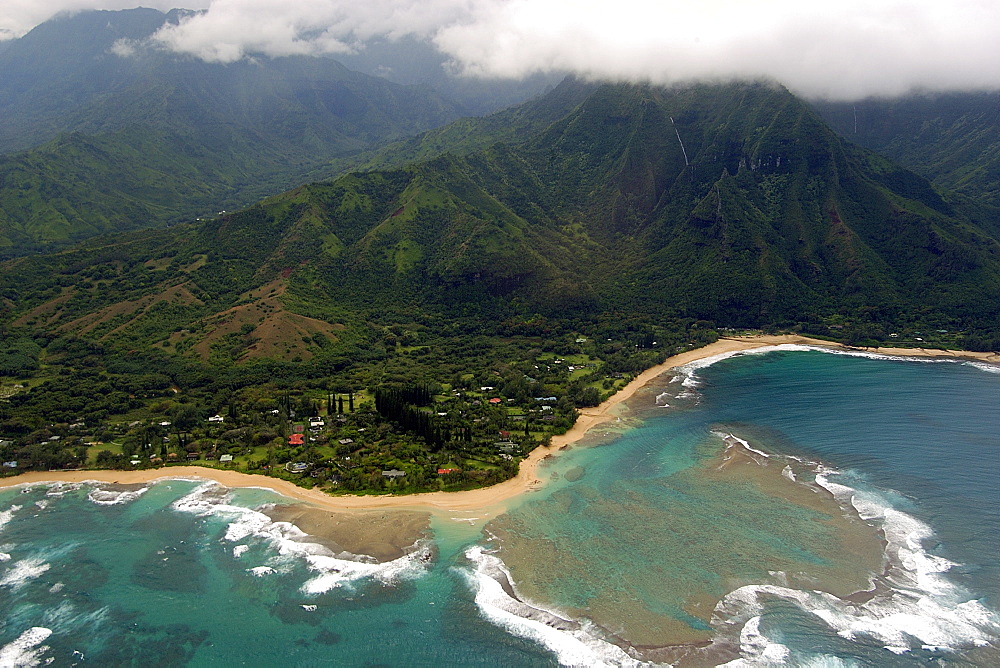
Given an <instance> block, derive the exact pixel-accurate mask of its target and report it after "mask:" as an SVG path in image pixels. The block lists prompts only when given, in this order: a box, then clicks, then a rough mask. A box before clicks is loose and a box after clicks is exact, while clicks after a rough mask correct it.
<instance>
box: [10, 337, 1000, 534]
mask: <svg viewBox="0 0 1000 668" xmlns="http://www.w3.org/2000/svg"><path fill="white" fill-rule="evenodd" d="M782 344H799V345H808V346H817V347H826V348H833V349H841V350H854V351H859V352H866V353H878V354H884V355H892V356H903V357H936V358H961V359H969V360H975V361H980V362H985V363H990V364H1000V355H997V354H994V353H975V352H963V351H944V350H934V349H922V348H918V349H913V348H847V347H846V346H843V345H840V344H836V343H830V342H828V341H820V340H817V339H810V338H808V337H804V336H798V335H794V334H784V335H777V336H755V337H745V338H722V339H720V340H719V341H716V342H715V343H712V344H710V345H708V346H705V347H703V348H698V349H696V350H692V351H689V352H685V353H681V354H679V355H675V356H673V357H670V358H669V359H667V360H666V361H665V362H663V363H662V364H659V365H657V366H654V367H651V368H649V369H647V370H646V371H644V372H643V373H641V374H640V375H639V376H637V377H636V378H635V379H634V380H632V382H630V383H629V384H628V385H627V386H625V387H624V388H622V389H621V390H620V391H619V392H617V393H616V394H615V395H614V396H612V397H610V398H609V399H608V400H607V401H605V402H604V403H602V404H601V405H600V406H597V407H596V408H589V409H585V410H582V411H580V415H579V418H578V419H577V421H576V424H574V425H573V428H572V429H570V430H569V431H568V432H566V433H565V434H563V435H561V436H555V437H553V439H552V442H551V444H550V445H549V446H548V447H538V448H536V449H535V450H534V451H533V452H532V453H531V454H530V455H528V457H526V458H525V459H524V460H523V461H522V462H521V467H520V470H519V472H518V474H517V476H515V477H514V478H511V479H510V480H507V481H505V482H502V483H500V484H498V485H494V486H492V487H487V488H484V489H476V490H470V491H464V492H427V493H422V494H412V495H408V496H330V495H328V494H326V493H324V492H321V491H316V490H308V489H304V488H302V487H298V486H297V485H295V484H293V483H291V482H288V481H285V480H280V479H277V478H270V477H267V476H262V475H250V474H246V473H238V472H236V471H225V470H219V469H210V468H203V467H200V466H173V467H169V468H161V469H152V470H142V471H31V472H28V473H23V474H21V475H18V476H14V477H10V478H4V479H0V488H2V487H12V486H16V485H24V484H30V483H43V482H85V481H99V482H110V483H121V484H135V483H149V482H152V481H155V480H161V479H169V478H175V479H176V478H184V479H207V480H214V481H216V482H218V483H220V484H222V485H225V486H226V487H262V488H267V489H271V490H274V491H275V492H278V493H279V494H282V495H284V496H287V497H289V498H292V499H296V500H299V501H304V502H307V503H311V504H314V505H316V506H318V507H320V508H324V509H328V510H373V509H389V508H395V509H409V510H423V511H430V512H453V511H486V512H487V514H488V515H489V516H495V515H496V514H499V513H501V512H503V510H504V508H505V505H504V504H505V502H506V501H509V500H510V499H513V498H515V497H517V496H519V495H521V494H524V493H527V492H530V491H532V490H534V489H537V488H539V487H540V486H541V485H542V484H543V481H542V480H541V479H539V478H538V476H537V469H538V465H539V463H540V462H541V461H542V460H543V459H545V458H546V457H549V456H552V455H554V454H555V453H557V452H558V451H559V450H560V449H561V448H563V447H565V446H567V445H570V444H573V443H576V442H577V441H579V440H580V439H581V438H583V436H584V435H585V434H586V433H587V432H588V431H590V430H591V429H593V428H594V427H597V426H599V425H601V424H603V423H605V422H608V421H611V420H616V419H617V418H618V417H619V410H620V405H621V404H622V403H623V402H625V401H627V400H628V399H629V398H631V397H632V396H633V395H634V394H635V393H636V392H637V391H638V390H640V389H641V388H643V387H645V386H646V385H647V384H648V383H649V382H651V381H652V380H654V379H655V378H657V377H658V376H660V375H661V374H663V373H665V372H666V371H668V370H670V369H673V368H675V367H679V366H683V365H685V364H689V363H691V362H694V361H697V360H701V359H706V358H709V357H715V356H717V355H723V354H727V353H733V352H738V351H743V350H753V349H756V348H764V347H768V346H777V345H782Z"/></svg>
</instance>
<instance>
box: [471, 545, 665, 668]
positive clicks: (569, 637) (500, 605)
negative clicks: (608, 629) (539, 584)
mask: <svg viewBox="0 0 1000 668" xmlns="http://www.w3.org/2000/svg"><path fill="white" fill-rule="evenodd" d="M465 556H466V557H467V558H468V559H469V560H470V561H471V562H472V563H473V565H474V569H473V570H471V571H470V570H467V569H462V570H461V572H462V574H463V575H464V576H465V577H466V579H467V581H468V583H469V586H470V587H471V588H472V590H473V592H474V593H475V600H476V605H477V606H479V611H480V613H481V614H482V615H483V617H485V618H486V619H487V620H489V621H490V622H492V623H493V624H495V625H497V626H499V627H500V628H502V629H504V630H505V631H507V632H508V633H511V634H512V635H516V636H519V637H521V638H527V639H529V640H532V641H534V642H537V643H539V644H541V645H542V646H544V647H546V648H547V649H549V650H550V651H552V652H553V653H555V655H556V658H557V660H558V661H559V663H560V664H562V665H564V666H640V665H647V664H643V663H642V662H640V661H637V660H636V659H634V658H632V657H631V656H629V655H628V654H626V653H625V651H624V650H622V649H621V648H620V647H618V646H617V645H612V644H611V643H609V642H607V641H605V640H602V639H601V638H599V637H598V636H597V634H596V633H594V632H592V631H591V630H590V629H588V628H587V627H586V626H584V625H582V624H579V623H577V622H573V621H570V620H566V619H564V618H562V617H560V616H559V615H557V614H555V613H552V612H549V611H547V610H544V609H542V608H539V607H537V606H532V605H529V604H527V603H524V602H522V601H520V600H518V599H516V598H514V597H512V596H510V595H509V594H508V593H507V592H506V591H504V588H503V585H502V584H501V582H502V581H506V582H511V580H510V573H508V572H507V569H506V567H505V566H504V564H503V562H502V561H501V560H500V559H499V558H497V557H496V556H495V555H493V554H491V553H490V552H488V551H487V550H485V549H484V548H483V547H482V546H473V547H470V548H469V549H468V550H466V552H465Z"/></svg>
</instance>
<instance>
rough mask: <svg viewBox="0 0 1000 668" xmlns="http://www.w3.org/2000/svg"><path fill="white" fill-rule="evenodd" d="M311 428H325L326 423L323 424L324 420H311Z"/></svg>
mask: <svg viewBox="0 0 1000 668" xmlns="http://www.w3.org/2000/svg"><path fill="white" fill-rule="evenodd" d="M309 426H310V427H325V426H326V423H325V422H323V421H322V420H320V419H319V418H315V419H312V420H309Z"/></svg>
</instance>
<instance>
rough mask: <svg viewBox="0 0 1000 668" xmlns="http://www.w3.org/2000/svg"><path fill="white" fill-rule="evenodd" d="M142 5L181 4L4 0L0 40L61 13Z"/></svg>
mask: <svg viewBox="0 0 1000 668" xmlns="http://www.w3.org/2000/svg"><path fill="white" fill-rule="evenodd" d="M208 3H209V0H191V1H190V2H189V3H184V2H183V1H181V2H180V4H188V5H190V8H191V9H204V8H206V7H208ZM136 4H141V5H142V6H143V7H149V8H151V9H159V10H160V11H167V10H169V9H172V8H173V7H176V6H177V5H178V0H142V2H141V3H139V2H138V0H3V2H2V3H0V41H3V40H8V39H14V38H17V37H21V36H22V35H24V34H25V33H26V32H28V31H29V30H31V29H32V28H34V27H35V26H36V25H38V24H39V23H44V22H45V21H48V20H49V19H51V18H52V17H54V16H56V15H58V14H64V13H74V12H81V11H84V10H88V9H131V8H133V7H135V6H136Z"/></svg>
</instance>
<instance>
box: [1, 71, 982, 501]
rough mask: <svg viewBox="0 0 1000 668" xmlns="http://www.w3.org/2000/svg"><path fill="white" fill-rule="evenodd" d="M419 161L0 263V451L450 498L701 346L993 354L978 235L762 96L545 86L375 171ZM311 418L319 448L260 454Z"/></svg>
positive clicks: (925, 188) (949, 201) (501, 475)
mask: <svg viewBox="0 0 1000 668" xmlns="http://www.w3.org/2000/svg"><path fill="white" fill-rule="evenodd" d="M504 121H508V122H504ZM439 143H440V144H450V145H451V146H452V147H453V148H454V151H453V152H444V153H440V154H438V155H436V156H435V157H433V158H430V159H424V160H418V161H416V162H411V163H408V164H405V165H403V166H398V167H388V166H387V167H385V168H382V169H374V170H371V171H365V172H357V173H351V174H347V175H344V176H341V177H339V178H337V179H335V180H332V181H327V182H321V183H312V184H309V185H305V186H300V187H298V188H296V189H294V190H291V191H288V192H285V193H283V194H281V195H277V196H273V197H270V198H268V199H266V200H263V201H261V202H260V203H258V204H255V205H253V206H250V207H248V208H246V209H243V210H241V211H237V212H235V213H228V214H224V215H221V216H219V217H217V218H213V219H211V220H206V221H201V222H198V223H181V224H177V225H174V226H171V227H168V228H160V229H153V230H139V231H134V232H130V233H124V234H117V235H114V236H109V237H97V238H92V239H89V240H87V241H85V242H83V243H82V244H79V245H77V246H75V247H73V248H70V249H67V250H64V251H62V252H58V253H50V254H40V255H35V256H32V257H23V258H18V259H15V260H10V261H7V262H4V263H0V391H2V392H3V393H4V396H5V397H6V399H4V400H2V401H0V433H2V434H3V435H5V436H7V438H5V439H4V440H7V441H10V442H11V443H12V444H8V445H6V446H4V449H3V451H2V452H0V454H3V456H4V457H6V458H8V459H17V460H18V461H19V462H26V463H25V464H24V466H25V467H31V468H39V469H46V468H50V467H67V466H79V465H84V464H86V465H91V463H96V464H97V465H106V466H117V467H129V466H132V465H131V464H130V463H129V462H130V461H132V459H131V458H132V457H133V456H140V455H141V458H140V459H139V460H138V461H140V462H143V461H150V462H156V461H157V460H156V457H159V458H161V460H162V461H170V459H171V456H172V457H173V458H174V459H178V460H186V459H188V458H192V459H195V458H198V459H202V460H207V459H212V458H216V457H218V456H220V455H221V454H230V455H233V456H234V457H235V458H236V459H235V460H234V461H236V462H237V464H236V465H237V466H239V467H240V469H241V470H248V471H252V470H263V469H264V467H267V469H266V470H268V471H269V472H270V473H272V474H273V473H275V472H276V471H277V470H278V469H279V467H280V466H281V465H283V464H287V463H293V462H305V463H306V465H307V467H308V466H313V467H314V470H315V472H316V474H317V476H318V477H317V478H313V477H310V478H309V479H308V480H306V479H305V478H296V479H297V480H300V481H304V482H305V484H321V485H324V486H326V488H328V489H337V490H351V491H377V490H395V491H424V490H431V489H461V488H465V487H469V486H480V485H484V484H490V483H493V482H497V481H499V480H502V479H505V478H508V477H510V476H511V475H514V473H515V472H516V461H517V458H519V457H520V456H522V455H524V454H525V453H527V452H529V451H530V450H531V449H532V448H534V447H535V446H536V445H537V444H538V443H539V442H544V441H545V440H546V439H548V438H549V437H551V436H552V435H553V434H557V433H562V432H563V431H565V430H566V429H567V428H569V427H570V426H571V425H572V423H573V420H574V419H575V416H576V409H577V408H579V407H584V406H593V405H597V404H598V403H599V402H600V400H601V399H602V398H603V397H606V396H608V394H610V393H611V392H613V391H615V390H616V389H617V388H620V387H621V386H622V384H623V383H624V382H626V379H627V377H628V376H629V375H630V374H634V373H636V372H638V371H641V370H643V369H645V368H648V367H649V366H651V365H653V364H655V363H657V362H658V361H661V360H662V359H664V358H665V357H666V356H667V355H670V354H673V353H676V352H677V351H679V350H687V349H690V348H691V347H692V346H696V345H699V344H702V343H705V342H708V341H711V340H714V339H715V338H716V337H717V336H718V333H717V331H716V329H717V328H730V327H736V328H742V327H760V328H765V329H769V328H781V329H791V330H796V331H802V332H805V333H811V334H820V335H827V336H831V337H834V338H837V339H840V340H842V341H845V342H848V343H852V344H857V345H872V344H878V343H882V342H888V341H893V342H897V341H908V342H910V343H914V344H918V345H939V344H945V343H948V344H951V345H956V344H957V345H959V346H965V347H969V348H976V349H996V346H998V345H1000V326H998V323H1000V242H998V241H997V239H996V237H995V236H991V234H990V233H989V232H988V231H986V230H985V229H984V227H983V225H982V224H980V223H989V224H995V219H989V218H986V219H984V220H982V221H979V220H978V219H977V216H980V215H982V213H983V211H985V210H986V209H981V208H978V209H977V208H971V209H970V208H969V207H968V203H967V200H966V199H964V198H961V197H958V198H956V197H953V196H952V195H949V194H947V193H944V192H939V191H937V190H935V188H934V187H933V186H931V185H930V184H929V183H928V182H927V181H926V180H924V179H922V178H921V177H919V176H917V175H916V174H913V173H912V172H908V171H906V170H904V169H903V168H901V167H899V166H898V165H896V164H895V163H892V162H890V161H888V160H887V159H885V158H882V157H880V156H878V155H877V154H874V153H871V152H869V151H867V150H865V149H862V148H859V147H856V146H854V145H852V144H849V143H847V142H845V141H844V140H843V139H841V138H839V137H838V136H837V135H836V134H835V133H834V132H833V131H832V130H831V129H830V128H829V127H828V126H827V125H825V124H824V122H823V121H822V120H821V119H820V117H819V116H818V115H817V114H816V113H815V112H814V111H813V110H812V108H811V107H809V106H808V105H807V104H805V103H804V102H802V101H800V100H798V99H796V98H795V97H794V96H792V95H791V94H790V93H788V92H787V91H785V90H783V89H781V88H779V87H775V86H770V85H763V84H756V85H753V84H739V85H737V84H731V85H725V86H707V85H700V86H684V87H677V88H670V89H664V88H655V87H649V86H636V85H624V84H621V85H594V84H585V83H581V82H577V81H573V80H569V81H566V82H564V83H563V84H562V85H560V86H559V87H557V88H556V89H555V90H554V91H552V93H551V94H550V95H549V96H546V97H545V98H542V99H540V100H535V101H532V102H531V103H528V104H525V105H523V106H521V107H520V108H518V109H515V110H511V111H508V112H503V113H501V114H499V115H498V116H496V117H491V118H487V119H480V120H477V121H462V122H459V123H458V124H456V125H454V126H451V127H449V128H445V129H442V130H440V131H435V132H430V133H426V134H424V135H423V136H421V137H419V138H417V139H414V140H412V141H407V142H403V143H401V144H398V145H396V146H395V148H394V149H392V150H389V149H386V150H385V151H383V152H381V153H380V154H379V155H378V156H377V158H376V159H377V160H379V161H382V162H383V164H385V165H393V164H398V162H399V161H403V160H405V159H407V156H412V155H425V154H427V153H430V152H432V147H434V146H435V145H436V144H439ZM392 151H397V152H396V153H393V152H392ZM537 397H552V398H553V399H551V400H546V402H547V403H546V404H545V406H544V407H543V406H541V405H540V404H539V402H538V401H536V398H537ZM355 398H357V406H354V401H355ZM345 402H346V404H347V405H346V406H345V405H344V404H345ZM324 404H325V407H326V412H328V413H330V414H332V416H333V418H334V420H336V422H335V423H334V424H333V425H331V428H330V429H329V430H327V431H325V432H322V433H316V434H315V439H314V438H313V437H312V436H310V441H309V443H303V444H302V445H298V444H297V443H290V442H286V440H285V437H286V436H287V434H289V433H290V432H291V428H292V426H293V422H292V421H293V420H295V419H298V420H301V418H302V416H303V415H317V414H320V413H321V408H320V407H321V406H322V405H324ZM334 406H336V408H334ZM355 408H357V411H355ZM213 413H218V414H220V415H222V414H223V413H225V415H226V417H225V424H224V425H220V424H218V423H217V422H218V421H217V420H216V422H212V423H209V422H207V418H208V416H210V415H213ZM345 413H346V414H345ZM296 416H297V417H296ZM164 422H166V423H169V424H170V425H173V427H172V428H173V430H174V433H173V434H170V435H167V434H166V433H164V429H163V428H162V427H161V425H163V423H164ZM53 436H56V437H58V439H57V440H56V441H55V443H56V445H54V446H53V440H52V437H53ZM83 436H87V437H88V438H89V439H92V440H98V441H101V442H102V443H104V444H106V445H102V446H94V447H92V448H89V449H88V448H87V447H85V446H84V445H83V444H82V443H83V441H82V437H83ZM498 436H499V437H500V438H501V439H503V440H501V441H499V442H498V441H497V438H498ZM164 439H166V440H164ZM508 439H509V440H508ZM154 445H155V446H158V448H159V449H158V450H156V448H155V447H154ZM151 458H152V459H151ZM20 465H21V464H19V466H20ZM389 469H399V470H401V471H405V472H406V474H407V475H406V477H405V479H404V480H402V481H398V482H393V483H387V482H386V481H385V479H384V477H383V476H382V473H381V472H382V471H384V470H389ZM441 470H446V471H459V474H454V477H449V476H452V475H453V474H452V473H448V474H445V475H441V474H439V473H438V472H439V471H441ZM288 475H289V476H291V475H292V474H291V473H289V474H288ZM310 475H312V474H310Z"/></svg>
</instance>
